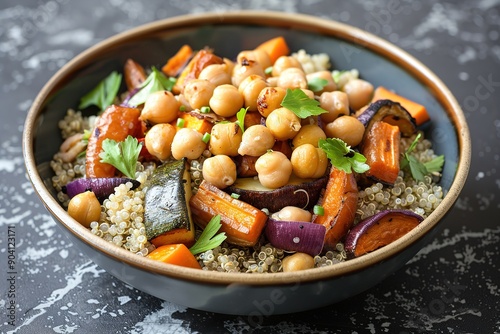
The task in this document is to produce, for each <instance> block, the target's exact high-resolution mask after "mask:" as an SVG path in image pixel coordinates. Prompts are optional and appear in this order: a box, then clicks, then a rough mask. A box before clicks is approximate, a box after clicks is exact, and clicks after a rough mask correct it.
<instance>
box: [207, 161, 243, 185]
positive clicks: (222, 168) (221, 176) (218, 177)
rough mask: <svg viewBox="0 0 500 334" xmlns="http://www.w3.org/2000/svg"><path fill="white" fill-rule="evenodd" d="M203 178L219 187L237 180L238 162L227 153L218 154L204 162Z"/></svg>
mask: <svg viewBox="0 0 500 334" xmlns="http://www.w3.org/2000/svg"><path fill="white" fill-rule="evenodd" d="M203 179H204V180H206V181H207V182H210V183H212V184H213V185H214V186H216V187H217V188H219V189H224V188H226V187H228V186H230V185H232V184H233V183H234V181H236V164H235V163H234V161H233V160H231V158H230V157H228V156H227V155H222V154H221V155H216V156H213V157H210V158H207V159H206V160H205V161H204V162H203Z"/></svg>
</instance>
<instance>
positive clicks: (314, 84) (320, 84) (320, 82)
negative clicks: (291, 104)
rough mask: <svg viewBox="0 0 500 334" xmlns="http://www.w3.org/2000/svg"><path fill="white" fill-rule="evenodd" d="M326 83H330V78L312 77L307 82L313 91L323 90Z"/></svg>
mask: <svg viewBox="0 0 500 334" xmlns="http://www.w3.org/2000/svg"><path fill="white" fill-rule="evenodd" d="M326 85H328V80H326V79H323V78H318V77H315V78H312V79H311V80H309V81H308V82H307V86H308V88H309V89H310V90H312V91H313V92H319V91H321V90H323V88H325V86H326Z"/></svg>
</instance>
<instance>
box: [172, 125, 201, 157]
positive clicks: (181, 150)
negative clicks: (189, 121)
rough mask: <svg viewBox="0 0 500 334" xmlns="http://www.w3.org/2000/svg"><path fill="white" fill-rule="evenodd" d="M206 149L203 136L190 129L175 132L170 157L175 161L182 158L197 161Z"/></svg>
mask: <svg viewBox="0 0 500 334" xmlns="http://www.w3.org/2000/svg"><path fill="white" fill-rule="evenodd" d="M205 148H206V144H205V143H204V142H203V135H202V134H201V133H199V132H198V131H196V130H193V129H190V128H182V129H180V130H178V131H177V133H176V134H175V136H174V140H173V141H172V156H173V157H174V159H176V160H180V159H182V158H188V159H198V158H199V157H200V156H201V155H202V153H203V151H204V150H205Z"/></svg>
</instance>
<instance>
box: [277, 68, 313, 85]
mask: <svg viewBox="0 0 500 334" xmlns="http://www.w3.org/2000/svg"><path fill="white" fill-rule="evenodd" d="M277 85H278V87H283V88H301V89H306V88H307V78H306V74H305V73H304V71H303V70H302V69H300V68H295V67H291V68H287V69H284V70H283V71H281V73H280V75H279V77H278V83H277Z"/></svg>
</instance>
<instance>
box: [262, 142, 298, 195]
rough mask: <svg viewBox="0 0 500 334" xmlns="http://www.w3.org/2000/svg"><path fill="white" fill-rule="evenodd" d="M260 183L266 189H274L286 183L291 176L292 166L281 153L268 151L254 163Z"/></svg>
mask: <svg viewBox="0 0 500 334" xmlns="http://www.w3.org/2000/svg"><path fill="white" fill-rule="evenodd" d="M255 169H256V170H257V173H258V178H259V181H260V183H261V184H262V185H263V186H264V187H267V188H271V189H276V188H279V187H282V186H284V185H286V184H287V183H288V180H289V179H290V176H291V175H292V164H291V162H290V160H288V158H287V157H286V155H284V154H283V153H281V152H278V151H268V152H267V153H265V154H264V155H261V156H260V157H259V158H258V159H257V161H256V162H255Z"/></svg>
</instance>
